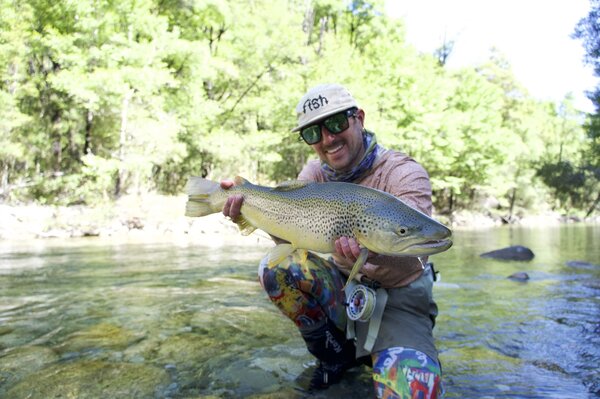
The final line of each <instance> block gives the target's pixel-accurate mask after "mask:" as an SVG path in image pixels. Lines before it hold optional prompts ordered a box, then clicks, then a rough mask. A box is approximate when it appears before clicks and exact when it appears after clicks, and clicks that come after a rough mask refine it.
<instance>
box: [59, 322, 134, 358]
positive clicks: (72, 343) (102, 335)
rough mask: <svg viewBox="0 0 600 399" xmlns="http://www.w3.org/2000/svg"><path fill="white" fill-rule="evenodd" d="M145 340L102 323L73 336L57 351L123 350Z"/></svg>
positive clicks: (122, 329) (124, 330)
mask: <svg viewBox="0 0 600 399" xmlns="http://www.w3.org/2000/svg"><path fill="white" fill-rule="evenodd" d="M143 338H144V335H143V334H138V333H135V332H133V331H130V330H126V329H124V328H121V327H119V326H116V325H114V324H110V323H100V324H96V325H93V326H91V327H89V328H87V329H85V330H82V331H78V332H75V333H73V334H71V335H70V336H69V337H68V338H67V340H66V341H65V342H64V343H63V344H62V345H60V346H58V347H57V348H56V349H57V350H58V351H59V352H61V353H65V352H82V351H87V350H95V349H115V350H123V349H125V348H127V347H128V346H130V345H132V344H133V343H135V342H138V341H140V340H142V339H143Z"/></svg>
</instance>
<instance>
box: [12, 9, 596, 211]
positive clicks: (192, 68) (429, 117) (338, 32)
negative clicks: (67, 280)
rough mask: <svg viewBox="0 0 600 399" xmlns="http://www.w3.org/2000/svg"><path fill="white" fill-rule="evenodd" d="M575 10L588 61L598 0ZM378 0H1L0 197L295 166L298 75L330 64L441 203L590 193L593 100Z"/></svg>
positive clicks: (553, 205)
mask: <svg viewBox="0 0 600 399" xmlns="http://www.w3.org/2000/svg"><path fill="white" fill-rule="evenodd" d="M590 5H591V7H590V14H589V16H587V17H586V18H584V19H582V20H581V21H580V22H579V24H578V25H577V26H574V27H573V32H574V34H573V35H574V37H575V38H579V39H581V40H582V45H583V46H584V47H585V48H586V52H587V54H588V59H587V62H589V63H590V64H592V65H593V66H594V68H595V73H596V75H597V76H600V33H599V31H600V27H599V22H598V21H600V17H599V12H600V1H598V0H592V1H591V3H590ZM451 56H452V43H440V47H439V49H438V50H436V51H435V52H434V54H423V53H420V52H418V51H417V50H416V49H415V48H414V47H412V46H411V45H409V44H408V43H407V42H406V40H405V29H404V25H403V22H402V20H397V19H390V18H389V17H387V16H386V15H385V14H384V13H383V2H382V1H379V0H374V1H363V0H356V1H350V2H349V1H341V0H312V1H310V0H309V1H306V0H276V1H273V0H248V1H234V0H206V1H193V0H189V1H186V0H122V1H109V0H53V1H49V0H20V1H13V0H0V201H1V202H3V203H4V204H9V205H11V206H15V205H19V204H21V205H22V204H31V203H36V204H41V205H51V206H58V205H62V206H75V205H78V206H81V205H88V206H97V205H98V204H105V205H106V204H108V205H110V204H113V203H115V201H116V200H118V199H119V198H122V197H123V196H124V195H127V194H129V195H136V196H144V195H147V194H148V193H154V194H156V193H158V194H164V195H181V194H182V193H183V192H184V187H185V183H186V181H187V179H188V177H189V176H192V175H201V176H205V177H208V178H211V179H217V180H218V179H220V178H223V177H232V176H235V175H241V176H244V177H246V178H247V179H249V180H250V181H253V182H256V183H261V184H274V183H276V182H280V181H283V180H288V179H293V178H295V177H296V175H297V173H298V172H299V170H300V169H301V167H302V166H303V165H304V163H305V162H306V161H307V160H308V159H309V158H311V157H314V155H313V153H312V150H311V149H310V147H309V146H307V145H306V144H304V143H303V142H301V141H300V140H299V138H298V135H297V134H293V133H291V132H290V129H291V128H292V127H293V126H294V123H295V113H294V108H295V105H296V102H297V101H298V99H299V98H300V97H301V96H302V95H303V94H304V92H305V91H306V90H307V89H308V88H309V87H311V86H313V85H314V84H317V83H323V82H339V83H342V84H344V85H345V86H346V87H348V88H349V89H350V91H351V92H352V93H353V95H354V96H355V97H356V98H357V100H358V101H359V104H360V106H361V108H363V109H365V112H366V126H367V128H368V129H369V130H372V131H374V132H376V134H377V138H378V141H379V142H380V143H381V144H382V145H383V146H385V147H387V148H392V149H398V150H400V151H403V152H405V153H408V154H409V155H411V156H413V157H414V158H416V159H417V160H418V161H419V162H420V163H422V164H423V165H424V166H425V168H426V169H427V170H428V172H429V174H430V176H431V181H432V185H433V193H434V205H435V209H436V212H437V213H439V214H446V215H451V214H453V213H454V212H457V211H460V210H461V209H471V210H483V211H485V212H488V213H491V214H494V215H497V216H499V217H502V218H503V220H505V221H508V222H510V221H512V220H514V219H515V218H518V217H519V216H522V215H524V214H527V213H535V212H541V211H544V210H554V211H556V212H560V213H564V214H569V215H573V216H576V217H579V218H585V217H593V215H594V214H597V213H598V209H599V202H600V142H599V136H600V134H599V131H600V117H599V113H598V112H599V111H600V88H597V89H596V91H593V92H590V93H589V97H590V99H592V101H593V103H594V105H595V107H596V108H595V109H596V113H595V114H585V113H582V112H580V111H579V110H577V109H575V108H574V106H573V101H572V98H570V97H569V96H566V97H565V99H564V100H563V101H562V102H561V103H559V104H557V103H553V102H549V101H541V100H538V99H535V98H533V97H532V96H531V95H529V93H528V92H527V90H526V89H524V87H523V86H522V85H521V84H520V83H519V82H518V81H517V80H516V79H515V76H514V75H513V73H512V72H511V65H510V63H509V62H508V60H507V59H506V58H505V57H504V56H503V55H502V54H501V53H499V52H498V51H494V50H491V51H490V57H489V60H488V61H487V62H485V63H483V64H481V65H477V66H474V67H465V68H461V69H456V68H453V69H449V68H446V67H445V63H446V61H447V59H448V57H451Z"/></svg>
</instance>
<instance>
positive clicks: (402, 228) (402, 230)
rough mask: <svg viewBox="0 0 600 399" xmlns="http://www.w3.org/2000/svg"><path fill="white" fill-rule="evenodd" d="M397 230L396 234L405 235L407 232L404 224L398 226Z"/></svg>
mask: <svg viewBox="0 0 600 399" xmlns="http://www.w3.org/2000/svg"><path fill="white" fill-rule="evenodd" d="M397 231H398V234H399V235H401V236H403V235H406V233H408V229H407V228H406V227H404V226H400V227H399V228H398V230H397Z"/></svg>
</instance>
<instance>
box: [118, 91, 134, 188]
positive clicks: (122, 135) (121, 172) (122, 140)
mask: <svg viewBox="0 0 600 399" xmlns="http://www.w3.org/2000/svg"><path fill="white" fill-rule="evenodd" d="M132 95H133V90H131V88H129V87H127V90H126V91H125V95H124V96H123V106H122V108H121V130H120V132H119V151H118V159H119V169H118V170H117V179H116V182H115V197H119V196H120V195H121V192H122V190H123V179H124V178H125V165H124V161H125V145H126V143H127V122H128V119H127V116H128V111H129V102H130V101H131V97H132Z"/></svg>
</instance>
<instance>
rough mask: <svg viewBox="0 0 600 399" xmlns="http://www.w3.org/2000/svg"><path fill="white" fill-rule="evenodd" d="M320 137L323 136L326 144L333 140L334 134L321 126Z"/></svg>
mask: <svg viewBox="0 0 600 399" xmlns="http://www.w3.org/2000/svg"><path fill="white" fill-rule="evenodd" d="M321 137H323V142H324V143H326V144H327V143H330V142H332V141H333V138H334V137H335V134H333V133H331V132H330V131H329V130H327V128H326V127H325V126H321Z"/></svg>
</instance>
